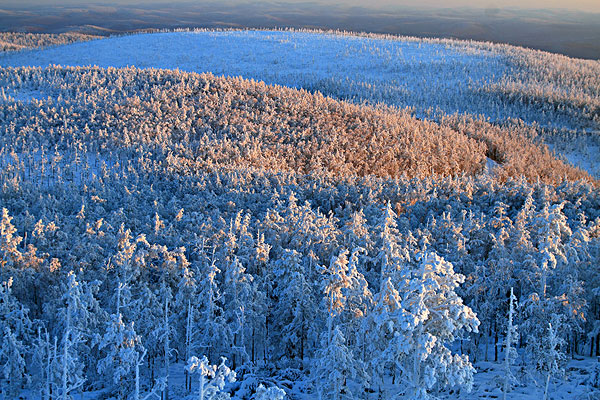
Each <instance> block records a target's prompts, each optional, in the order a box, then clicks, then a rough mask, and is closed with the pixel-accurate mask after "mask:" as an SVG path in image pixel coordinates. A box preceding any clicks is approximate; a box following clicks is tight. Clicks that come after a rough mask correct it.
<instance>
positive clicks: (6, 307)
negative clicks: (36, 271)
mask: <svg viewBox="0 0 600 400" xmlns="http://www.w3.org/2000/svg"><path fill="white" fill-rule="evenodd" d="M11 286H12V279H9V280H8V281H6V282H1V283H0V315H1V316H2V317H1V318H0V335H2V340H1V341H0V388H1V393H5V394H6V395H7V396H9V397H15V398H16V397H18V395H19V392H20V391H21V388H22V387H23V385H24V384H25V383H27V382H28V381H29V374H28V373H27V372H26V364H25V358H26V354H27V347H28V346H27V342H26V340H27V339H28V338H29V334H30V330H31V321H30V320H29V317H28V315H27V314H28V311H27V309H26V308H25V307H23V306H22V305H20V304H19V303H18V301H17V299H15V298H14V296H13V295H12V290H11Z"/></svg>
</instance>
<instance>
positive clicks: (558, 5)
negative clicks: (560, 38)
mask: <svg viewBox="0 0 600 400" xmlns="http://www.w3.org/2000/svg"><path fill="white" fill-rule="evenodd" d="M223 2H228V3H248V2H250V1H249V0H224V1H223ZM272 2H273V3H307V1H306V0H273V1H272ZM310 2H312V3H317V4H323V5H329V4H331V5H346V6H348V7H368V8H385V9H393V8H398V7H411V8H453V7H472V8H521V9H569V10H578V11H587V12H599V13H600V1H599V0H570V1H566V0H418V1H415V0H369V1H365V0H310ZM90 3H97V4H122V5H134V4H135V5H138V4H151V3H169V1H167V0H95V1H94V0H92V1H83V0H22V1H18V2H16V1H15V0H0V6H10V5H11V4H12V5H15V4H40V5H81V6H84V5H87V4H90ZM177 3H195V4H201V3H203V1H202V0H179V1H177Z"/></svg>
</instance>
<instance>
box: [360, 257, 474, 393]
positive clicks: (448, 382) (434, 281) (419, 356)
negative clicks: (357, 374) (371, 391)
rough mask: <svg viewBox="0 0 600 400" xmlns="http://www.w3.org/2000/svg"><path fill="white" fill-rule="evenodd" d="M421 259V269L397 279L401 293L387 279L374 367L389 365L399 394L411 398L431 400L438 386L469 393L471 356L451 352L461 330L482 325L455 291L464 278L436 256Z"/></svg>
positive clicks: (376, 321) (377, 315)
mask: <svg viewBox="0 0 600 400" xmlns="http://www.w3.org/2000/svg"><path fill="white" fill-rule="evenodd" d="M417 258H418V260H419V264H418V265H416V266H415V267H412V270H411V271H410V273H403V274H402V275H401V276H399V278H398V279H397V283H396V286H397V289H396V288H395V287H394V284H393V283H392V281H391V278H388V279H387V280H386V281H385V282H384V285H383V287H382V293H381V295H377V296H376V306H375V308H374V310H373V311H372V313H373V315H372V316H371V318H370V321H372V322H371V325H372V326H373V329H372V330H373V332H376V333H375V335H376V337H373V339H372V340H371V343H372V346H373V347H372V349H371V351H369V353H370V354H371V355H376V356H375V357H374V358H372V359H371V364H372V365H378V364H382V363H388V364H391V368H392V372H393V373H394V374H395V371H396V370H397V371H398V372H399V373H400V375H399V378H400V382H401V383H400V385H399V388H400V390H401V391H402V392H404V393H405V395H407V396H409V397H410V398H412V399H426V398H429V397H430V395H429V392H430V391H431V390H433V389H434V388H435V387H439V388H442V389H443V388H449V387H455V386H456V387H463V388H466V389H470V388H471V385H472V383H473V373H474V372H475V370H474V368H473V366H472V365H471V363H470V361H469V359H468V356H466V355H458V354H453V353H452V352H451V350H450V349H449V346H450V344H451V343H452V342H454V341H455V340H456V339H457V337H458V335H459V334H460V333H461V332H462V331H467V332H470V331H477V327H478V325H479V321H478V320H477V317H476V316H475V313H474V312H473V311H472V310H471V309H470V308H469V307H467V306H466V305H464V304H463V301H462V299H461V298H460V297H459V296H458V295H457V294H456V292H455V290H456V289H457V288H458V286H459V284H460V283H462V282H464V276H463V275H461V274H457V273H455V272H454V269H453V267H452V264H450V263H449V262H447V261H445V260H444V259H443V258H441V257H439V256H438V255H436V254H435V253H432V252H425V253H421V254H420V255H419V256H418V257H417ZM407 268H411V267H409V266H407ZM379 371H380V372H379V374H380V376H381V373H382V372H383V371H385V370H383V371H382V370H381V369H380V370H379Z"/></svg>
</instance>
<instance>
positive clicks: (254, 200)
mask: <svg viewBox="0 0 600 400" xmlns="http://www.w3.org/2000/svg"><path fill="white" fill-rule="evenodd" d="M34 39H35V38H34ZM93 60H98V62H96V61H93ZM100 61H102V62H100ZM134 61H135V62H134ZM54 62H60V63H62V64H89V63H93V64H100V65H101V67H77V66H75V67H73V66H67V67H59V66H50V67H47V66H46V65H47V64H48V63H54ZM134 63H137V64H138V65H137V66H138V67H144V69H140V68H136V67H124V68H115V67H114V65H116V66H122V65H124V64H134ZM0 64H1V65H4V66H2V67H0V211H1V213H0V335H1V336H2V340H0V399H1V400H5V399H10V400H12V399H18V398H25V399H28V400H30V399H31V400H33V399H36V400H37V399H43V400H73V399H79V398H81V399H86V400H87V399H98V400H109V399H110V400H113V399H118V400H121V399H123V400H125V399H127V400H141V399H144V400H150V399H160V398H162V399H170V400H192V399H200V400H224V399H229V398H232V399H235V400H281V399H283V398H286V399H290V400H296V399H298V400H300V399H301V400H312V399H315V398H321V399H323V400H329V399H334V400H342V399H343V400H346V399H352V398H353V399H363V400H381V399H395V398H402V399H410V400H424V399H429V400H430V399H434V398H440V399H452V400H455V399H461V400H462V399H465V400H466V399H472V398H499V397H501V396H504V397H506V398H511V399H519V400H533V399H543V398H547V399H557V400H558V399H563V398H564V399H576V400H580V399H581V400H583V399H586V400H589V399H598V398H600V363H599V362H598V361H597V357H598V356H600V298H599V296H598V293H599V292H600V269H599V268H598V266H599V265H600V189H598V181H596V180H594V179H592V178H591V177H590V176H589V175H588V174H586V173H585V172H583V171H581V170H578V169H576V168H573V167H572V166H570V165H567V164H565V163H564V162H563V161H561V160H559V159H557V158H556V157H555V156H554V155H553V154H552V153H551V152H549V151H548V148H547V147H546V146H545V145H542V144H540V143H539V142H538V139H539V138H540V137H543V138H544V139H545V140H547V141H548V142H549V143H551V144H552V146H554V148H555V149H558V148H560V149H566V150H570V151H571V152H570V153H569V152H565V156H566V157H567V158H568V159H569V160H579V162H582V163H583V164H584V165H587V166H588V167H589V168H591V167H592V166H596V165H597V164H595V163H594V162H593V160H592V159H593V157H597V155H596V154H592V153H591V149H593V148H594V147H593V146H596V144H595V143H597V142H596V141H595V140H596V136H594V133H592V130H593V129H597V124H598V122H599V120H598V118H599V115H600V114H599V112H598V104H599V103H598V97H599V93H600V90H599V85H598V77H599V75H598V74H597V72H598V71H597V69H598V63H597V62H584V61H581V60H572V59H568V58H565V57H560V56H555V55H549V54H544V53H537V52H530V51H527V50H524V49H516V48H512V47H505V46H494V45H489V44H478V43H462V42H454V41H427V40H417V39H406V38H403V39H398V38H384V37H378V36H362V37H358V36H348V35H334V34H327V33H314V32H255V31H247V32H175V33H160V34H146V35H132V36H126V37H118V38H110V39H104V40H101V41H95V42H89V43H77V44H72V45H68V46H61V47H54V48H48V49H45V50H35V51H18V52H13V53H4V54H0ZM22 64H26V65H29V64H32V65H36V64H39V65H41V66H46V67H44V68H42V67H34V66H33V67H32V66H26V67H23V66H20V65H22ZM7 65H14V66H16V67H11V66H7ZM152 66H159V67H174V66H179V67H186V69H187V68H189V69H190V70H194V71H204V70H206V69H208V70H210V69H211V68H212V69H213V72H216V73H217V74H232V75H238V74H242V75H243V76H244V77H246V78H252V79H253V80H246V79H241V78H227V77H219V76H215V75H213V74H197V73H194V72H182V71H181V70H180V71H174V70H169V69H150V67H152ZM207 66H208V67H207ZM209 67H210V68H209ZM205 68H206V69H205ZM260 79H266V80H267V81H268V82H271V83H273V82H276V83H279V84H285V85H288V86H296V87H302V88H304V89H308V91H307V90H300V89H294V88H289V87H285V86H273V85H268V84H265V83H264V82H262V81H258V80H260ZM317 90H318V91H322V92H324V93H326V94H329V95H330V96H331V97H325V96H323V95H322V94H320V93H313V92H315V91H317ZM332 97H333V98H332ZM336 98H337V99H336ZM339 98H342V99H343V98H347V99H350V100H352V102H347V101H343V100H340V99H339ZM378 101H381V102H383V104H376V105H373V104H371V105H366V104H362V103H363V102H369V103H374V102H378ZM355 103H359V104H355ZM407 105H410V106H412V107H414V109H413V110H411V109H398V108H397V107H394V106H407ZM432 107H433V108H437V110H435V111H434V110H429V108H432ZM478 110H479V111H478ZM456 111H459V112H461V113H462V114H461V115H453V113H454V112H456ZM479 112H482V113H483V114H484V116H483V117H481V118H479V117H477V116H476V115H474V114H475V113H479ZM494 115H495V116H496V117H494ZM509 117H520V118H522V119H523V120H524V121H523V120H519V121H517V120H511V119H510V118H509ZM536 121H539V122H540V124H541V125H544V126H541V125H540V124H538V123H537V122H536ZM550 125H554V126H556V127H558V128H560V129H558V128H557V129H556V130H551V129H549V128H548V126H550ZM580 139H585V140H580ZM583 145H585V146H589V147H588V148H587V149H585V150H586V151H585V152H584V151H583V149H581V148H579V147H578V146H583ZM596 170H597V169H596ZM221 357H226V358H227V360H224V359H221ZM470 389H472V390H470Z"/></svg>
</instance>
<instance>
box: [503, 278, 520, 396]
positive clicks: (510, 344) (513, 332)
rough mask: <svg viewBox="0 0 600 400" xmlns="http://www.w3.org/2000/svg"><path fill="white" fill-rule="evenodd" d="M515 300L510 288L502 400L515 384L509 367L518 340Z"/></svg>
mask: <svg viewBox="0 0 600 400" xmlns="http://www.w3.org/2000/svg"><path fill="white" fill-rule="evenodd" d="M516 300H517V298H516V297H515V295H514V294H513V288H512V287H511V288H510V298H509V308H508V324H507V327H506V337H505V339H504V385H503V387H502V392H503V399H504V400H506V396H507V394H508V392H509V390H510V388H511V386H512V385H513V384H514V383H515V382H516V379H515V377H514V375H513V373H512V371H511V365H512V364H513V363H514V361H515V359H516V358H517V349H515V347H514V346H515V344H516V343H517V341H518V340H519V332H518V331H517V325H515V324H514V322H513V321H514V316H515V302H516Z"/></svg>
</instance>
